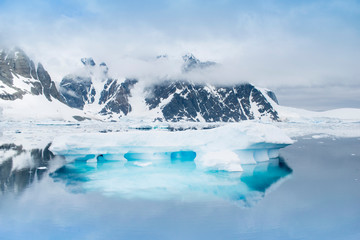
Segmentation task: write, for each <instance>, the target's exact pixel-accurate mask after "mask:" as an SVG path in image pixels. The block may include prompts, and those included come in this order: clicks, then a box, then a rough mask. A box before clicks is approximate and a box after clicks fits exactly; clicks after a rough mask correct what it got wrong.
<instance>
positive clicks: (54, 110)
mask: <svg viewBox="0 0 360 240" xmlns="http://www.w3.org/2000/svg"><path fill="white" fill-rule="evenodd" d="M81 62H82V63H83V67H82V69H79V70H78V71H77V72H76V73H73V74H68V75H66V76H65V77H63V79H62V81H61V82H60V84H59V90H58V89H57V88H56V84H55V83H54V82H53V81H52V80H51V78H50V75H49V74H48V72H47V71H46V70H45V69H44V67H43V66H42V65H41V64H40V63H39V64H38V65H37V67H36V68H35V64H34V62H33V61H32V60H31V59H30V58H29V57H28V56H26V54H25V53H24V52H23V51H22V50H20V49H14V50H9V51H6V50H2V51H1V52H0V80H1V81H0V99H1V105H0V107H1V108H3V111H4V113H3V115H9V114H10V115H11V114H12V115H13V116H14V117H13V118H16V116H17V114H19V113H23V115H24V116H21V117H23V118H25V117H27V115H26V114H30V115H31V114H32V116H33V117H34V118H42V117H46V118H51V116H52V115H56V116H57V117H56V119H59V118H60V119H61V115H66V117H64V118H67V119H68V118H70V119H71V118H74V117H73V116H75V119H84V118H94V116H96V117H95V118H99V119H102V120H119V118H122V117H125V116H128V117H129V118H131V117H137V116H142V117H145V118H146V120H149V121H155V120H157V121H171V122H177V121H193V122H238V121H242V120H252V119H266V120H273V121H278V120H279V114H278V112H277V111H276V110H275V108H274V106H273V105H277V100H276V96H275V94H274V93H273V92H271V91H268V90H263V89H259V88H257V87H255V86H253V85H251V84H248V83H243V84H237V85H234V86H220V85H219V86H214V85H210V84H199V83H193V82H191V81H187V80H186V79H180V80H179V79H168V80H164V81H162V82H157V83H155V84H152V85H146V84H143V83H142V82H141V79H123V80H119V79H114V78H112V77H110V76H109V74H108V70H109V69H108V67H107V65H106V64H105V63H100V64H99V65H97V64H96V63H95V61H94V60H93V59H92V58H82V59H81ZM215 64H216V63H214V62H202V61H200V60H198V59H197V58H196V57H195V56H194V55H192V54H187V55H185V56H183V65H182V69H181V70H182V72H184V73H187V72H189V71H193V70H195V69H204V68H207V67H211V66H213V65H215ZM184 76H186V74H185V75H184ZM134 93H136V94H134ZM34 99H36V100H34ZM15 100H16V101H15ZM29 104H30V105H29ZM140 105H141V107H139V106H140ZM24 108H26V109H27V110H26V109H24ZM11 111H12V112H11ZM16 112H17V113H16ZM20 115H21V114H20ZM20 115H19V117H20Z"/></svg>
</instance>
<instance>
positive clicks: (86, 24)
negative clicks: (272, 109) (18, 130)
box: [0, 0, 360, 110]
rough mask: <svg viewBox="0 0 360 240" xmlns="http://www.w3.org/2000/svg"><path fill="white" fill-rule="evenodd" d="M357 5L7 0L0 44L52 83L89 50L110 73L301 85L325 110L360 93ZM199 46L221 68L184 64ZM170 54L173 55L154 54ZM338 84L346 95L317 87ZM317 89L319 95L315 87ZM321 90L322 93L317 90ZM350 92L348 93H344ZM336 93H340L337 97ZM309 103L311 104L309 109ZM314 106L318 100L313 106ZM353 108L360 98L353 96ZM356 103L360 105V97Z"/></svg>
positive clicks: (0, 11) (1, 7) (280, 87)
mask: <svg viewBox="0 0 360 240" xmlns="http://www.w3.org/2000/svg"><path fill="white" fill-rule="evenodd" d="M359 5H360V4H359V3H358V2H357V1H346V3H345V2H344V1H314V2H301V3H282V2H281V1H252V2H251V3H249V2H248V1H220V0H219V1H212V2H207V1H199V0H198V1H177V2H176V3H174V2H172V1H139V2H138V5H136V4H135V3H131V2H121V3H119V2H117V1H94V0H93V1H82V0H77V1H43V0H36V1H32V2H31V3H27V2H25V1H11V2H10V1H2V2H1V3H0V21H1V22H2V23H4V24H1V26H0V46H1V47H10V48H11V47H14V46H19V47H20V48H22V49H23V50H24V51H25V52H26V53H27V54H28V55H29V56H30V57H31V58H32V59H34V60H35V61H37V62H42V63H43V65H44V67H45V68H46V69H47V70H48V72H49V73H50V75H51V77H52V79H53V80H54V81H55V82H60V81H61V79H62V78H63V77H64V76H65V75H67V74H69V73H73V72H75V71H77V70H78V69H79V68H81V67H82V63H81V61H80V59H81V58H82V57H93V58H94V60H95V62H96V63H97V64H99V63H101V62H105V63H106V64H107V65H108V67H109V75H110V76H111V77H113V78H119V79H124V78H138V79H140V80H141V81H146V82H148V83H153V82H157V81H162V80H164V79H188V80H191V81H194V82H201V83H212V84H221V85H231V84H236V83H243V82H249V83H252V84H254V85H256V86H259V87H266V88H270V89H275V90H277V91H278V92H280V93H285V92H286V91H285V90H284V89H294V88H301V89H302V90H303V97H302V95H301V93H300V92H299V93H298V94H297V96H296V99H293V100H292V99H291V98H290V97H289V96H285V95H286V94H283V95H281V94H280V97H279V100H280V102H281V100H282V96H285V97H284V100H286V101H285V102H286V103H288V104H290V105H296V106H303V107H304V106H305V105H302V102H305V100H308V99H309V98H308V96H309V95H311V96H313V95H312V94H317V95H318V96H319V97H318V98H316V96H313V104H315V105H316V102H318V101H319V100H322V101H323V103H322V104H321V105H322V106H321V107H320V106H318V107H315V108H317V109H321V110H325V109H327V108H331V106H332V105H336V106H340V107H346V106H347V103H348V102H349V101H350V102H351V100H349V99H348V95H347V94H346V92H347V91H348V90H349V89H351V91H352V92H353V94H352V95H351V96H353V95H354V96H355V95H356V94H357V93H360V91H359V82H360V79H359V76H360V68H359V67H358V63H357V62H358V57H359V56H360V45H359V44H358V43H359V42H360V32H359V30H358V29H360V28H359V27H360V26H359V25H360V24H359V20H360V10H359V9H360V6H359ZM186 53H192V54H194V55H195V57H197V58H199V59H200V60H201V61H214V62H216V63H218V64H217V65H216V67H212V68H209V69H206V70H201V71H195V72H192V73H189V74H185V75H184V74H183V73H182V72H181V64H182V58H181V56H183V55H184V54H186ZM163 54H166V55H168V56H169V57H168V58H167V59H156V56H158V55H163ZM333 86H336V89H337V96H338V97H339V100H338V101H336V102H335V103H334V101H330V99H329V101H328V104H327V102H326V101H325V102H324V99H323V98H324V96H326V95H327V94H326V93H324V92H321V91H317V92H316V91H311V89H312V88H318V89H322V88H323V89H326V88H332V89H334V88H333ZM315 92H316V93H315ZM320 95H321V98H320ZM341 96H344V97H346V99H343V98H341ZM332 100H334V99H333V98H332ZM308 105H309V104H307V107H308ZM310 105H311V104H310ZM352 106H354V104H352ZM355 107H360V106H359V105H358V103H356V104H355Z"/></svg>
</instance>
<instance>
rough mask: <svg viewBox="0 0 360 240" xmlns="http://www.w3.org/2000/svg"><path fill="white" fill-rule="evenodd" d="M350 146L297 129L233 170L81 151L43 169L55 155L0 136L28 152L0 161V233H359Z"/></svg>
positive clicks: (359, 165) (357, 168) (354, 147)
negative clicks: (288, 139)
mask: <svg viewBox="0 0 360 240" xmlns="http://www.w3.org/2000/svg"><path fill="white" fill-rule="evenodd" d="M359 146H360V139H332V138H324V139H306V138H302V139H298V141H297V142H296V143H295V144H293V145H292V146H289V147H287V148H285V149H282V150H281V156H282V158H280V159H273V160H271V161H270V162H269V163H264V164H259V165H257V166H248V167H245V168H244V170H245V171H244V172H243V173H242V174H240V173H228V172H221V171H220V172H219V171H199V170H197V169H196V167H195V166H194V164H193V162H192V161H171V162H160V163H156V164H152V165H148V166H145V165H146V164H145V165H143V166H139V164H138V163H136V162H127V163H124V162H119V161H105V162H101V161H100V162H96V161H95V162H91V161H89V162H85V161H81V159H78V161H76V162H74V163H71V164H67V165H65V166H63V167H61V168H60V169H58V170H56V171H52V170H51V169H53V166H51V165H52V164H60V163H61V162H62V159H61V158H57V157H54V156H52V154H51V153H50V152H48V151H47V150H46V149H45V150H33V151H31V152H30V153H27V154H25V153H24V151H23V150H22V149H21V147H20V146H11V145H8V146H2V149H3V150H4V151H3V152H6V151H13V152H17V153H19V154H17V155H16V156H17V157H19V156H20V157H22V158H21V161H23V162H25V163H26V161H28V160H27V157H29V156H30V157H31V158H33V159H36V160H35V161H33V162H31V163H30V162H29V168H25V169H22V170H16V167H17V166H14V165H13V164H12V163H11V161H4V162H2V163H1V165H0V183H1V185H0V187H1V195H0V236H1V237H0V238H1V239H360V147H359ZM6 149H7V150H6ZM10 155H11V154H10ZM82 160H84V159H82ZM44 166H46V167H47V169H49V170H46V169H43V168H42V167H44ZM38 167H40V169H39V168H38Z"/></svg>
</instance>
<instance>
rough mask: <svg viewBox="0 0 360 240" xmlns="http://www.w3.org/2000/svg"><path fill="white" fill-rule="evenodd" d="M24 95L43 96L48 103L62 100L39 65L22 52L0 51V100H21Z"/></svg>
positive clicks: (53, 84) (15, 50) (19, 50)
mask: <svg viewBox="0 0 360 240" xmlns="http://www.w3.org/2000/svg"><path fill="white" fill-rule="evenodd" d="M26 94H31V95H44V96H45V97H46V98H47V99H48V100H49V101H52V100H53V99H57V100H58V101H60V102H63V98H62V96H61V95H60V93H59V92H58V90H57V89H56V85H55V83H54V82H53V81H52V80H51V78H50V75H49V74H48V72H47V71H46V70H45V69H44V67H43V65H42V64H41V63H38V65H37V67H35V64H34V62H33V61H32V60H31V59H30V58H29V57H28V56H27V55H26V54H25V53H24V51H22V50H21V49H18V48H15V49H12V50H0V98H1V99H4V100H15V99H19V98H20V99H21V98H23V97H24V96H25V95H26Z"/></svg>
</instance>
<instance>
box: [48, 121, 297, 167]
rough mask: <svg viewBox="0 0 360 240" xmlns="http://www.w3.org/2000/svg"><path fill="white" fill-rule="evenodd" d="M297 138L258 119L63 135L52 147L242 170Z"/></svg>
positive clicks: (70, 155) (72, 155) (79, 156)
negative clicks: (194, 126) (209, 125)
mask: <svg viewBox="0 0 360 240" xmlns="http://www.w3.org/2000/svg"><path fill="white" fill-rule="evenodd" d="M292 143H293V140H291V139H290V138H289V137H288V136H287V135H286V134H285V133H284V132H283V131H282V130H281V129H279V128H278V127H276V126H273V125H271V124H264V123H258V122H250V121H249V122H240V123H230V124H226V125H224V126H221V127H217V128H214V129H205V130H186V131H175V132H171V131H164V130H150V131H139V130H129V131H123V132H108V133H83V134H70V135H63V136H59V137H57V138H55V139H54V141H53V142H52V145H51V148H50V150H51V151H52V152H53V153H55V154H57V155H63V156H65V158H66V159H67V161H74V160H86V161H88V160H96V161H106V160H120V161H132V162H134V163H135V164H136V165H138V166H142V167H146V166H149V165H153V164H157V163H160V162H164V161H194V162H195V164H196V167H197V168H203V169H211V170H226V171H242V165H243V164H256V163H257V162H263V161H268V160H269V159H270V158H276V157H278V156H279V149H280V148H283V147H286V146H288V145H290V144H292Z"/></svg>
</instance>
